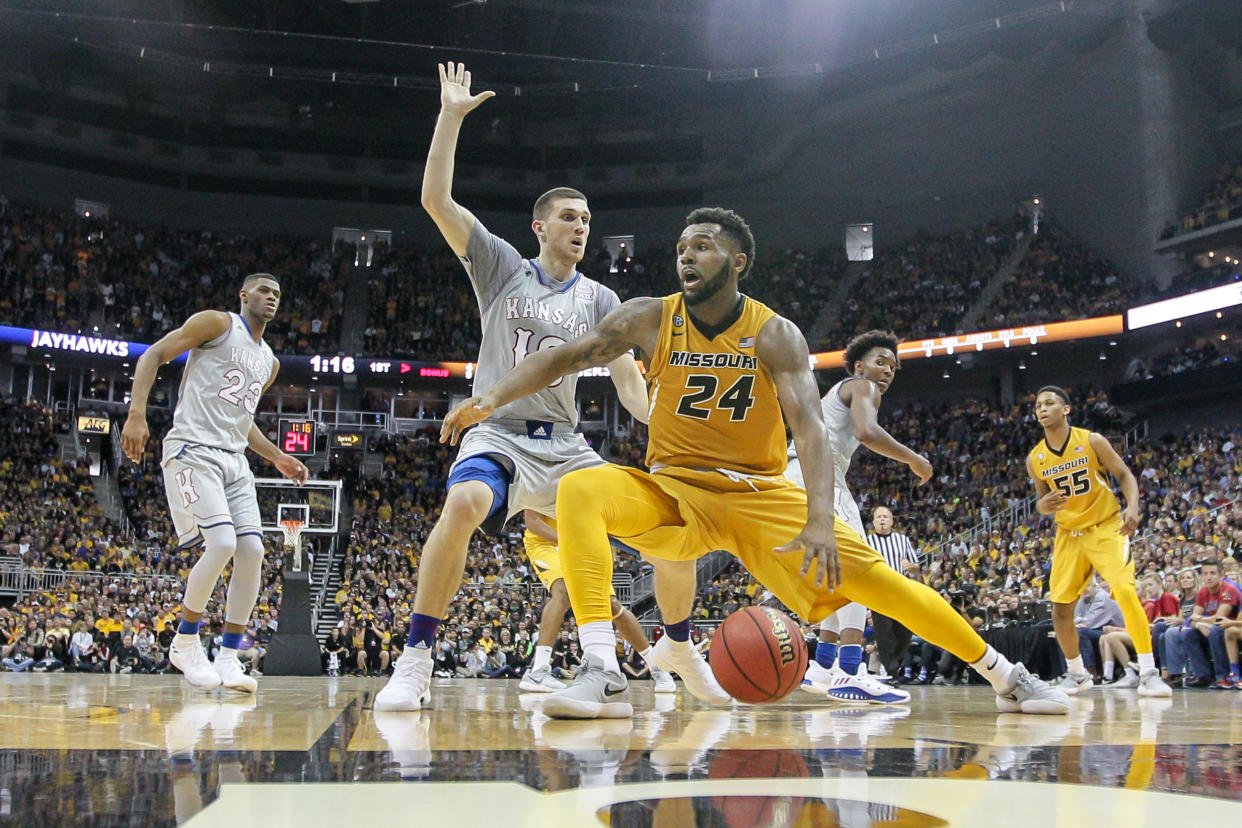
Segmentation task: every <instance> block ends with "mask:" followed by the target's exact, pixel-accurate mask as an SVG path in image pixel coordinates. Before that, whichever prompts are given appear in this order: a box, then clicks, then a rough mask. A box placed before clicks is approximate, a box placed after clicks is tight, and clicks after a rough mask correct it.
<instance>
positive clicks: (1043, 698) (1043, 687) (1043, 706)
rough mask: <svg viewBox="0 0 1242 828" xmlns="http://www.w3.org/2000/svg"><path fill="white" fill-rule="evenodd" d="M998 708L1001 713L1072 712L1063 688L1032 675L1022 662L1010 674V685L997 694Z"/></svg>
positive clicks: (1056, 714)
mask: <svg viewBox="0 0 1242 828" xmlns="http://www.w3.org/2000/svg"><path fill="white" fill-rule="evenodd" d="M996 709H997V710H999V711H1000V712H1001V713H1036V714H1040V713H1042V714H1045V715H1053V716H1064V715H1065V714H1067V713H1069V712H1070V702H1069V696H1067V695H1066V694H1065V692H1064V691H1063V690H1061V689H1060V688H1058V687H1054V686H1053V685H1051V684H1048V683H1047V682H1045V681H1041V680H1040V679H1038V678H1036V677H1035V676H1033V675H1031V673H1030V671H1028V670H1027V669H1026V668H1025V667H1023V666H1022V665H1021V664H1015V665H1014V666H1013V673H1011V674H1010V676H1009V687H1008V688H1007V689H1006V690H1005V692H1003V693H997V694H996Z"/></svg>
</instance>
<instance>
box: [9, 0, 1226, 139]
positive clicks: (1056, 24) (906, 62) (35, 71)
mask: <svg viewBox="0 0 1242 828" xmlns="http://www.w3.org/2000/svg"><path fill="white" fill-rule="evenodd" d="M1129 5H1130V4H1129V3H1125V2H1121V0H1066V2H1060V0H934V2H933V0H918V2H912V0H834V2H828V0H770V1H769V2H756V0H677V2H669V0H607V1H606V2H605V0H487V2H482V3H480V2H477V0H376V1H375V2H342V0H301V2H297V3H290V2H287V0H248V1H247V2H241V1H240V0H171V2H170V1H169V0H126V2H119V3H112V4H106V5H103V6H101V5H99V4H97V3H89V2H85V0H0V45H3V47H4V48H0V72H3V73H4V75H5V76H6V77H7V78H8V79H9V81H10V82H11V83H17V84H19V85H25V86H28V87H30V88H34V89H38V90H46V91H47V92H49V93H52V96H51V97H49V100H60V101H61V102H62V103H60V104H59V106H60V107H61V108H62V109H63V108H65V104H64V103H63V102H64V101H65V100H70V101H72V100H74V99H83V100H96V101H98V100H106V101H108V102H109V103H111V104H113V105H114V107H115V106H117V105H119V107H120V111H125V110H129V111H132V112H133V113H134V114H137V115H150V114H157V115H161V116H164V117H170V116H171V117H174V118H181V119H188V120H192V121H194V122H198V123H206V124H217V125H231V126H237V125H255V126H271V127H279V126H297V127H299V128H301V129H302V130H303V131H305V132H307V133H318V134H323V135H325V136H330V135H332V134H340V133H342V132H347V133H353V134H357V133H358V132H366V131H368V130H374V131H375V132H376V133H377V134H383V135H385V136H386V137H387V138H389V139H391V137H392V136H393V135H399V134H401V132H402V131H403V130H407V129H410V128H411V127H412V126H415V125H417V126H415V129H416V131H417V132H418V133H419V134H421V133H422V132H424V131H425V128H424V125H425V124H426V122H427V121H428V120H429V119H431V118H433V117H434V113H435V111H436V108H437V106H438V100H437V96H436V94H435V91H436V82H435V63H436V62H438V61H442V60H453V59H458V60H465V61H467V62H468V64H469V66H470V67H471V69H472V70H473V73H474V78H475V84H476V87H477V88H490V89H494V90H496V91H497V92H498V93H499V97H498V100H497V101H496V102H494V103H492V104H489V113H490V114H491V116H492V120H491V122H490V130H491V135H490V140H494V141H496V142H498V143H510V144H513V145H525V144H530V143H536V142H538V141H539V140H540V138H541V132H542V131H545V130H549V129H557V130H563V129H564V128H565V126H566V125H567V124H572V130H571V133H570V135H569V140H571V141H572V142H573V143H580V144H584V145H589V144H590V143H592V141H594V140H595V139H596V138H597V137H598V136H599V135H601V134H620V133H625V132H627V131H628V132H646V133H648V134H649V135H651V136H653V137H655V138H656V139H659V138H660V137H661V136H667V137H671V138H675V137H677V136H684V135H687V134H694V135H699V136H704V135H707V136H710V133H711V129H712V127H711V124H712V121H713V119H714V118H720V117H737V116H746V117H756V116H757V117H762V113H763V112H765V111H768V110H770V108H771V107H772V106H773V104H774V102H780V101H782V100H787V101H792V102H796V103H797V104H800V105H803V106H805V105H806V104H807V102H808V101H811V102H814V103H817V104H822V103H826V102H831V101H833V100H844V99H848V98H850V97H852V96H855V95H857V94H858V93H859V92H860V91H864V90H873V89H875V88H876V87H878V86H884V85H888V84H893V83H897V82H900V81H903V80H906V79H908V78H910V77H912V76H915V75H918V74H919V73H926V72H928V71H941V72H944V71H949V72H952V71H955V70H959V69H962V68H965V67H968V66H971V65H973V64H976V63H977V62H978V61H980V60H982V59H984V58H986V57H989V56H1000V57H1002V58H1005V59H1010V60H1021V59H1022V58H1024V57H1026V56H1029V55H1031V54H1033V53H1036V52H1038V51H1040V50H1043V49H1046V48H1048V47H1049V45H1050V44H1054V43H1055V44H1058V45H1060V46H1063V47H1068V48H1072V49H1084V50H1088V49H1091V48H1094V46H1095V45H1097V44H1098V43H1099V42H1101V41H1102V40H1103V39H1104V38H1106V37H1107V36H1108V35H1109V34H1110V33H1112V32H1114V31H1116V28H1117V27H1118V26H1119V25H1120V24H1121V20H1122V15H1123V14H1124V13H1125V9H1126V7H1129ZM1168 5H1169V7H1170V8H1169V9H1167V10H1166V11H1165V12H1164V13H1163V14H1162V15H1161V16H1159V18H1158V22H1164V21H1172V22H1171V23H1169V24H1168V25H1164V26H1163V27H1162V29H1161V31H1165V32H1171V34H1169V35H1168V37H1169V38H1172V39H1177V38H1184V37H1187V36H1188V35H1187V32H1188V31H1193V30H1195V29H1196V28H1203V27H1208V28H1210V29H1211V30H1212V31H1214V32H1215V33H1216V34H1215V36H1216V37H1218V38H1221V37H1224V38H1226V39H1227V38H1229V37H1230V35H1229V34H1228V32H1229V31H1231V30H1232V29H1236V28H1237V24H1236V21H1234V25H1233V26H1232V29H1231V27H1230V25H1229V23H1228V21H1229V15H1228V14H1227V13H1226V12H1227V7H1229V6H1233V5H1234V0H1204V2H1199V3H1189V4H1188V3H1178V2H1171V3H1169V4H1168ZM1222 9H1224V10H1226V12H1222V11H1221V10H1222ZM1222 15H1223V17H1222ZM1217 18H1221V19H1217ZM1174 23H1175V24H1176V25H1173V24H1174ZM57 96H59V97H57ZM49 114H52V113H49ZM118 120H119V121H120V122H121V123H118V124H117V125H116V126H118V127H121V126H123V125H124V123H123V122H124V120H125V118H124V117H121V118H119V119H118Z"/></svg>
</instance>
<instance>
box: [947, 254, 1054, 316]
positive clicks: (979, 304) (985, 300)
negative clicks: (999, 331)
mask: <svg viewBox="0 0 1242 828" xmlns="http://www.w3.org/2000/svg"><path fill="white" fill-rule="evenodd" d="M1034 240H1035V236H1033V235H1032V234H1030V233H1027V234H1026V235H1024V236H1023V237H1022V240H1021V241H1020V242H1018V244H1017V246H1016V247H1014V249H1013V252H1012V253H1010V254H1009V258H1008V259H1006V260H1005V263H1004V264H1002V265H1001V266H1000V267H999V268H997V270H996V273H995V274H993V276H992V278H991V279H989V280H988V283H987V284H986V285H984V286H983V290H982V291H980V292H979V298H978V299H977V300H975V304H974V305H973V306H971V308H970V310H968V311H967V312H966V315H965V316H963V317H962V321H961V322H960V323H959V324H958V329H959V330H961V331H977V330H980V326H981V325H982V326H983V327H985V328H990V325H988V324H987V320H986V319H985V314H986V313H987V310H988V307H989V306H991V304H992V300H993V299H995V298H996V295H997V294H998V293H1000V292H1001V289H1002V288H1004V287H1005V283H1006V282H1008V281H1009V278H1010V277H1011V276H1013V273H1014V271H1015V270H1017V269H1018V265H1020V264H1022V260H1023V259H1025V258H1026V254H1027V251H1029V250H1030V249H1031V242H1033V241H1034Z"/></svg>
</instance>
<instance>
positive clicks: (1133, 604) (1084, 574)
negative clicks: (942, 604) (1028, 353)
mask: <svg viewBox="0 0 1242 828" xmlns="http://www.w3.org/2000/svg"><path fill="white" fill-rule="evenodd" d="M1069 412H1070V404H1069V395H1067V394H1066V393H1065V391H1064V390H1063V389H1061V388H1058V387H1057V386H1055V385H1045V386H1044V387H1043V388H1041V389H1039V392H1038V393H1036V395H1035V419H1036V420H1038V421H1039V424H1040V425H1041V426H1043V429H1044V439H1042V440H1040V441H1039V445H1037V446H1035V448H1033V449H1031V453H1030V454H1028V455H1027V457H1026V470H1027V473H1028V474H1030V476H1031V480H1032V481H1033V482H1034V483H1035V493H1036V495H1037V496H1038V498H1039V500H1038V501H1037V503H1036V508H1037V509H1038V510H1039V513H1040V514H1041V515H1055V517H1056V522H1057V536H1056V540H1055V541H1054V542H1053V547H1052V574H1051V576H1050V577H1049V579H1048V580H1049V597H1050V598H1051V599H1052V624H1053V627H1054V628H1055V629H1056V635H1057V643H1058V644H1059V645H1061V652H1063V653H1064V654H1065V662H1066V665H1067V667H1068V668H1069V669H1068V670H1067V672H1066V674H1065V678H1064V679H1062V680H1061V683H1060V685H1059V686H1060V688H1061V689H1062V690H1064V691H1065V692H1066V693H1067V694H1069V695H1071V696H1072V695H1075V694H1077V693H1078V692H1079V691H1080V690H1086V689H1088V688H1090V687H1091V685H1092V682H1091V675H1090V674H1089V673H1088V672H1087V669H1086V668H1085V667H1084V666H1083V663H1082V653H1081V652H1079V649H1078V630H1077V629H1076V628H1075V626H1074V607H1075V605H1076V604H1077V603H1078V598H1079V597H1080V596H1081V595H1082V593H1083V590H1085V589H1086V588H1087V585H1088V584H1089V583H1091V571H1092V570H1093V569H1094V570H1095V571H1096V572H1099V573H1100V576H1101V577H1102V578H1104V580H1105V581H1107V582H1108V585H1109V586H1110V587H1111V588H1112V593H1113V599H1114V600H1115V601H1116V602H1117V603H1118V604H1119V605H1120V606H1121V614H1122V616H1123V617H1124V618H1125V622H1126V632H1128V633H1130V638H1131V639H1132V640H1133V641H1134V650H1135V652H1137V653H1138V661H1139V675H1138V676H1137V677H1133V675H1132V674H1131V675H1130V676H1127V677H1125V678H1122V679H1120V680H1119V681H1118V683H1116V684H1114V685H1111V686H1114V687H1118V686H1119V687H1126V686H1130V687H1136V688H1138V692H1139V695H1140V696H1172V695H1173V691H1172V690H1170V689H1169V685H1167V684H1165V683H1164V681H1163V680H1162V679H1161V678H1160V673H1159V672H1157V670H1156V662H1155V660H1154V657H1153V656H1152V652H1151V630H1150V629H1149V628H1148V626H1147V613H1145V612H1144V611H1143V603H1142V602H1141V601H1140V600H1139V597H1138V591H1137V590H1136V589H1135V588H1134V557H1133V555H1131V554H1130V535H1131V534H1132V533H1133V532H1134V530H1135V529H1137V528H1138V524H1139V488H1138V481H1137V480H1136V479H1135V477H1134V473H1133V472H1131V471H1130V468H1129V467H1128V466H1127V465H1126V464H1125V461H1124V460H1122V459H1121V457H1120V456H1118V454H1117V452H1116V451H1115V450H1114V449H1113V447H1112V446H1111V445H1110V444H1109V442H1108V440H1106V439H1104V437H1102V436H1101V435H1099V434H1096V433H1095V432H1093V431H1088V430H1087V429H1085V428H1073V427H1071V426H1070V424H1069ZM1105 470H1107V471H1108V472H1109V473H1110V474H1112V475H1113V477H1115V478H1117V479H1118V480H1119V481H1121V493H1122V495H1123V496H1124V497H1125V499H1126V508H1125V509H1124V510H1122V508H1121V505H1120V504H1119V503H1118V502H1117V496H1116V495H1114V494H1113V491H1112V489H1111V488H1109V485H1108V482H1107V481H1106V480H1105V479H1104V471H1105ZM1122 682H1128V684H1123V683H1122Z"/></svg>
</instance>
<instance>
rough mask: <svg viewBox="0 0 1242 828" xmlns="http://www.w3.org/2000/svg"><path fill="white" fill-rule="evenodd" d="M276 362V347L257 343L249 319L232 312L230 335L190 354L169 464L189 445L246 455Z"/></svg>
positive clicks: (168, 443)
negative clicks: (252, 430) (260, 404)
mask: <svg viewBox="0 0 1242 828" xmlns="http://www.w3.org/2000/svg"><path fill="white" fill-rule="evenodd" d="M275 361H276V357H275V356H274V355H273V354H272V349H271V346H269V345H268V344H267V343H266V342H264V341H263V340H261V339H260V340H259V341H258V342H256V341H255V339H254V337H253V336H252V335H251V333H250V327H249V326H248V325H247V324H246V320H244V319H243V318H242V317H241V316H239V315H237V314H236V313H230V314H229V329H228V330H227V331H225V332H224V333H222V334H220V336H218V337H216V338H215V339H213V340H210V341H209V342H204V343H203V344H202V345H199V346H198V347H197V348H194V349H192V350H191V351H190V357H189V359H187V360H186V363H185V369H184V371H183V372H182V374H181V387H180V390H179V391H178V392H177V409H176V411H175V412H174V413H173V424H172V428H170V429H169V430H168V434H167V435H165V437H164V460H168V458H170V457H174V456H176V454H177V453H178V452H179V451H181V448H182V447H183V446H185V445H187V444H193V445H200V446H212V447H214V448H218V449H224V450H225V451H235V452H244V451H245V450H246V446H247V445H249V442H250V426H251V425H253V424H254V412H255V410H256V409H257V408H258V406H259V398H260V397H262V396H263V389H264V388H266V387H267V383H268V380H270V379H271V377H272V367H273V365H274V364H275Z"/></svg>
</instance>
